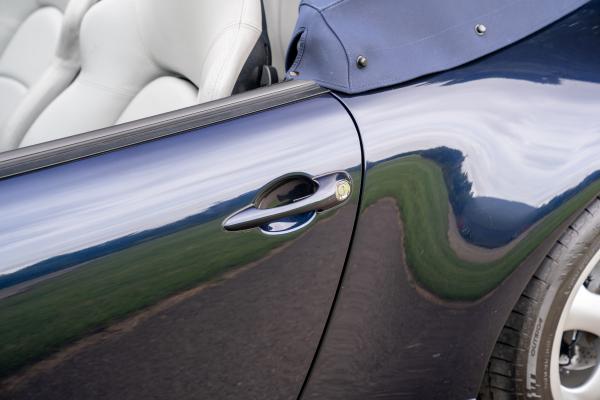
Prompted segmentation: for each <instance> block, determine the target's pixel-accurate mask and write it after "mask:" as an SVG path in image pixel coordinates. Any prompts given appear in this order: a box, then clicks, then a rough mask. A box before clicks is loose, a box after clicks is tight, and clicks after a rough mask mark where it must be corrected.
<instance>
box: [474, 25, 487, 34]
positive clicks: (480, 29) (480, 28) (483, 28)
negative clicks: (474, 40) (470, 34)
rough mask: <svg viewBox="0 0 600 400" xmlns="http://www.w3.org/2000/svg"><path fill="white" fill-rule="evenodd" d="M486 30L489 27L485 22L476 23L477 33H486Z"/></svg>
mask: <svg viewBox="0 0 600 400" xmlns="http://www.w3.org/2000/svg"><path fill="white" fill-rule="evenodd" d="M486 31H487V28H486V26H485V25H484V24H477V25H475V33H477V34H478V35H479V36H483V35H485V32H486Z"/></svg>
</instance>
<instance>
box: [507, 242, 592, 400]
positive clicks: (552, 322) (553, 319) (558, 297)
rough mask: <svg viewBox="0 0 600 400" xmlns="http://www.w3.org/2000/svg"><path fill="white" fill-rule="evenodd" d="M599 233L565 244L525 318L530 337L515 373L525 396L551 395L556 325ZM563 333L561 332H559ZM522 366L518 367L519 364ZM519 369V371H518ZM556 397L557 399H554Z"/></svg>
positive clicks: (543, 397) (575, 287)
mask: <svg viewBox="0 0 600 400" xmlns="http://www.w3.org/2000/svg"><path fill="white" fill-rule="evenodd" d="M599 242H600V237H598V236H597V235H594V236H593V237H578V240H577V242H576V243H574V245H573V246H568V247H565V249H564V252H563V254H561V257H560V259H559V260H555V265H554V268H553V269H552V271H551V273H550V274H549V275H548V277H547V279H546V283H547V285H548V286H547V290H546V292H545V294H544V295H543V298H542V300H541V301H540V302H539V303H538V308H537V312H536V313H532V315H531V316H530V317H529V318H528V319H527V322H526V332H527V333H528V337H529V341H528V345H526V346H525V347H524V348H525V354H522V357H519V358H521V360H520V361H521V362H518V363H517V375H518V376H520V377H521V382H522V383H523V384H524V388H523V391H522V393H525V398H527V399H552V398H553V397H552V389H551V360H552V349H553V346H554V339H555V336H556V335H557V328H558V324H559V321H560V319H561V316H562V314H563V311H564V309H565V305H566V304H567V301H568V300H569V296H570V295H571V293H572V292H573V291H574V290H577V289H579V285H578V282H579V281H580V277H581V274H582V273H583V271H584V270H585V269H586V266H587V265H588V263H589V262H590V260H591V259H592V258H593V257H594V255H595V254H596V253H597V252H598V251H600V243H599ZM560 334H562V333H560ZM519 366H521V367H519ZM519 369H521V371H519ZM555 400H559V399H555Z"/></svg>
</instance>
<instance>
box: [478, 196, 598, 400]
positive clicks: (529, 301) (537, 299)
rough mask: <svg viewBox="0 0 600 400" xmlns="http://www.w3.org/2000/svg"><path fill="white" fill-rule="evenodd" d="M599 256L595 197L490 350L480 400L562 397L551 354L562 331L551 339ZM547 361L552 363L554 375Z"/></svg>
mask: <svg viewBox="0 0 600 400" xmlns="http://www.w3.org/2000/svg"><path fill="white" fill-rule="evenodd" d="M599 257H600V197H598V198H596V199H595V201H593V202H592V203H591V204H590V205H589V206H588V207H587V208H586V209H585V210H584V212H582V214H581V215H580V216H579V217H578V218H577V219H576V220H575V222H574V223H573V224H571V225H570V226H569V228H568V230H567V231H566V232H565V233H564V234H563V235H562V236H561V238H560V239H559V240H558V241H557V242H556V243H555V245H554V246H553V248H552V250H551V251H550V253H549V254H548V255H547V256H546V258H545V259H544V261H543V262H542V264H541V265H540V267H539V268H538V270H537V271H536V272H535V274H534V275H533V277H532V278H531V280H530V282H529V283H528V285H527V287H526V289H525V290H524V292H523V294H522V295H521V297H520V298H519V300H518V302H517V304H516V306H515V307H514V309H513V311H512V312H511V314H510V316H509V318H508V320H507V322H506V324H505V326H504V327H503V329H502V331H501V333H500V336H499V338H498V341H497V342H496V345H495V347H494V350H493V352H492V356H491V358H490V361H489V363H488V367H487V370H486V372H485V376H484V379H483V382H482V386H481V390H480V394H479V398H480V399H481V400H508V399H555V400H558V399H557V397H558V398H560V397H562V396H561V395H560V393H561V378H559V376H560V375H559V367H558V365H559V364H558V361H557V360H558V359H559V358H557V357H561V354H562V353H561V351H558V350H555V353H554V354H555V356H553V353H552V352H553V349H556V348H558V349H563V347H561V341H562V340H563V333H562V330H561V331H560V335H557V331H558V330H557V329H559V326H564V325H559V324H560V323H563V322H562V321H564V320H565V318H567V317H566V316H564V315H566V313H567V310H569V307H570V305H571V304H572V303H573V300H571V299H573V298H574V297H575V294H576V293H577V290H578V289H579V288H583V286H584V284H583V282H584V281H585V282H586V284H587V283H588V282H589V279H587V278H588V276H589V274H590V271H592V270H594V271H597V270H599V269H600V268H595V267H596V266H597V262H598V258H599ZM594 268H595V269H594ZM584 275H585V276H584ZM586 279H587V280H586ZM566 306H567V307H566ZM598 313H599V314H600V309H599V310H598ZM561 317H562V319H561ZM573 332H578V331H573ZM569 334H570V332H569ZM585 335H588V334H585ZM594 340H595V339H594ZM557 343H558V345H557ZM553 357H554V359H553ZM562 357H564V355H563V356H562ZM560 360H564V358H560ZM596 360H597V359H596ZM570 361H571V359H570V358H569V362H570ZM552 362H555V363H556V367H555V371H552ZM561 362H562V361H561ZM563 368H564V367H563ZM563 371H564V369H563ZM557 381H558V383H557ZM553 385H554V389H553V387H552V386H553ZM557 385H558V386H557ZM557 387H558V389H557ZM553 393H554V396H553ZM557 393H558V395H557ZM597 398H598V399H600V393H598V397H597Z"/></svg>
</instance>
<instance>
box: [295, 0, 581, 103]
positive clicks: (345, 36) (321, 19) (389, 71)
mask: <svg viewBox="0 0 600 400" xmlns="http://www.w3.org/2000/svg"><path fill="white" fill-rule="evenodd" d="M585 3H587V0H303V1H302V3H301V4H300V16H299V18H298V22H297V24H296V28H295V31H294V34H293V35H292V38H293V39H292V42H291V44H290V50H288V61H287V63H286V68H287V69H288V77H289V78H298V79H307V80H314V81H316V82H318V83H319V84H321V85H322V86H325V87H328V88H331V89H336V90H339V91H342V92H346V93H359V92H363V91H367V90H371V89H376V88H380V87H384V86H389V85H393V84H397V83H401V82H405V81H407V80H410V79H413V78H416V77H419V76H423V75H426V74H429V73H432V72H438V71H442V70H446V69H449V68H453V67H456V66H458V65H460V64H464V63H466V62H469V61H471V60H474V59H476V58H479V57H481V56H483V55H485V54H488V53H491V52H493V51H495V50H498V49H500V48H501V47H504V46H506V45H509V44H511V43H514V42H515V41H517V40H519V39H522V38H523V37H525V36H527V35H529V34H531V33H533V32H535V31H537V30H539V29H541V28H543V27H545V26H547V25H548V24H550V23H552V22H554V21H556V20H557V19H559V18H561V17H563V16H564V15H566V14H568V13H570V12H571V11H574V10H575V9H577V8H578V7H580V6H582V5H583V4H585Z"/></svg>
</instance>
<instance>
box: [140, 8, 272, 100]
mask: <svg viewBox="0 0 600 400" xmlns="http://www.w3.org/2000/svg"><path fill="white" fill-rule="evenodd" d="M135 4H136V8H137V17H138V24H139V27H140V34H141V37H142V40H143V41H144V45H145V47H146V48H147V49H148V51H149V53H150V54H151V56H152V58H153V59H154V61H155V62H156V63H157V64H158V65H159V66H161V67H162V68H164V69H165V70H167V71H171V72H173V73H175V74H177V75H181V76H184V77H186V78H187V79H189V80H190V81H192V82H193V83H194V84H195V85H196V86H197V87H198V88H200V90H202V89H203V88H205V87H206V86H207V85H208V84H210V82H206V78H207V77H210V76H214V74H211V73H209V70H210V69H217V70H219V69H221V68H223V67H224V66H225V65H226V64H227V63H232V62H236V61H235V60H232V59H231V56H232V53H231V52H223V51H216V52H213V51H212V50H213V49H214V48H215V47H216V48H219V47H220V46H219V41H221V40H229V39H228V38H231V37H234V38H233V40H232V41H231V43H236V42H237V40H236V39H235V36H236V35H237V36H240V31H241V30H242V29H251V30H255V31H256V32H257V37H258V35H260V33H261V31H262V16H261V6H260V0H226V1H223V0H135ZM240 10H241V12H240ZM207 16H210V17H207ZM231 50H233V49H231Z"/></svg>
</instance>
